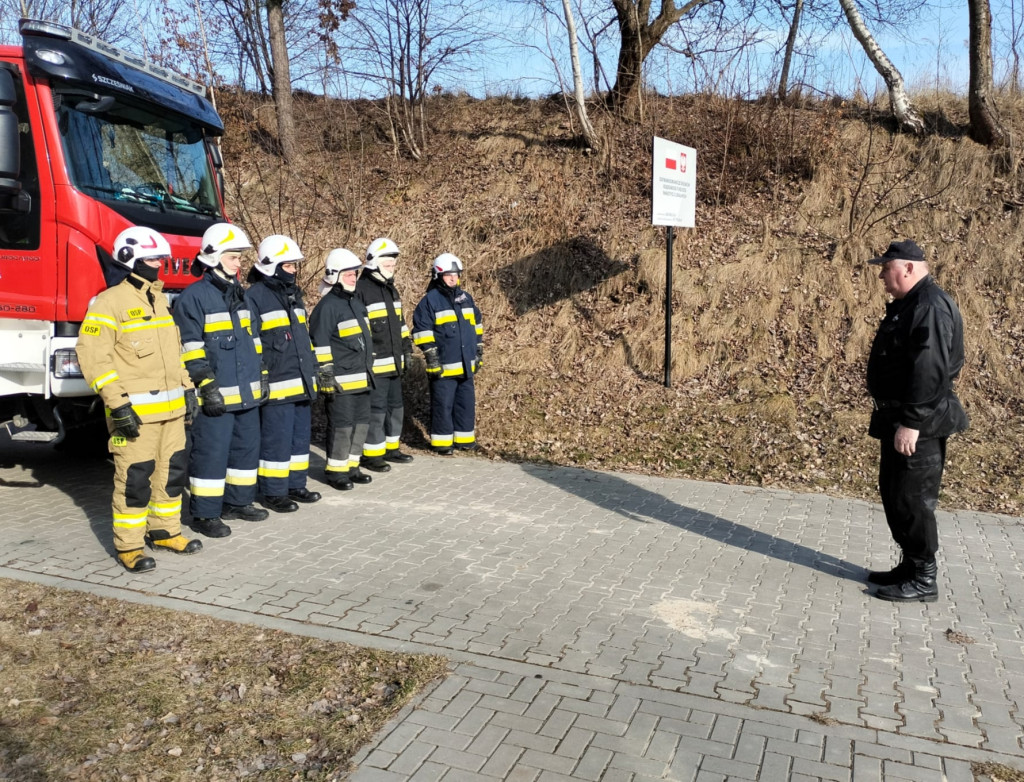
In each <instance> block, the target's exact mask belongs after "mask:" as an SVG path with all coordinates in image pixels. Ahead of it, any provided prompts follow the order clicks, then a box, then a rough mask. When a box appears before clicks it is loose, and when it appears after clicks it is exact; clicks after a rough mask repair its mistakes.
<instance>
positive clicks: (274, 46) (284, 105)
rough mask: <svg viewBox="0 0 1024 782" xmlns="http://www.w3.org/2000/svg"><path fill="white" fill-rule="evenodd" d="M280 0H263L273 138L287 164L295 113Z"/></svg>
mask: <svg viewBox="0 0 1024 782" xmlns="http://www.w3.org/2000/svg"><path fill="white" fill-rule="evenodd" d="M283 6H284V0H267V28H268V30H269V32H270V55H271V57H272V58H273V62H274V72H273V73H272V74H271V85H272V87H273V94H274V107H275V108H276V109H277V139H278V143H280V145H281V157H283V158H284V162H285V163H286V164H287V165H291V164H293V163H294V162H295V159H296V155H297V152H296V146H297V145H296V143H295V137H296V133H295V113H294V111H293V109H292V78H291V73H290V70H289V67H288V44H287V43H286V42H285V37H284V7H283Z"/></svg>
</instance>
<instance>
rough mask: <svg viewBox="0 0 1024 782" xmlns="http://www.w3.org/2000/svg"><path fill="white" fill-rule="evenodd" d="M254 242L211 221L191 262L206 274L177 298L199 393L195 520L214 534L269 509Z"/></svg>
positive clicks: (193, 468) (192, 460) (192, 461)
mask: <svg viewBox="0 0 1024 782" xmlns="http://www.w3.org/2000/svg"><path fill="white" fill-rule="evenodd" d="M251 249H252V244H250V243H249V239H248V237H247V236H246V235H245V233H244V232H243V231H242V229H241V228H239V227H238V226H236V225H231V224H230V223H215V224H214V225H211V226H210V227H209V228H207V229H206V233H204V234H203V240H202V249H201V250H200V252H199V255H197V256H196V259H195V261H193V262H192V274H193V275H195V276H197V277H202V279H200V280H199V281H197V282H195V283H193V284H192V285H189V286H188V287H187V288H186V289H185V290H184V292H182V294H181V296H179V297H178V299H177V301H175V303H174V320H175V322H176V323H177V324H178V329H179V331H180V332H181V342H182V356H181V357H182V360H183V361H184V362H185V368H186V369H187V370H188V373H189V375H190V376H191V378H192V382H193V383H195V386H196V388H197V389H198V396H199V409H200V414H199V415H197V416H196V418H195V422H194V423H193V424H192V451H191V454H190V455H189V470H188V475H189V488H190V491H191V494H192V497H191V500H190V502H189V508H190V510H191V511H192V527H193V529H196V530H198V531H199V532H201V533H203V534H204V535H208V536H209V537H212V538H223V537H227V536H228V535H230V534H231V528H230V527H228V525H227V524H225V523H224V522H223V521H222V519H227V520H230V519H244V520H246V521H263V520H264V519H265V518H267V516H268V515H269V514H268V513H267V511H265V510H263V509H262V508H257V507H256V506H255V505H253V500H254V499H255V498H256V468H257V465H258V463H259V450H260V417H259V416H260V413H259V406H260V404H261V403H262V402H263V400H264V399H265V398H266V395H267V392H266V389H265V388H264V386H265V384H266V382H267V381H266V379H265V378H266V376H265V375H264V374H262V373H261V367H260V357H259V354H258V353H257V352H256V343H255V342H254V341H253V338H252V332H251V326H250V318H249V310H248V309H247V307H246V305H245V298H244V291H243V289H242V285H241V283H240V282H239V281H238V270H239V268H240V267H241V263H242V253H243V252H244V251H246V250H251Z"/></svg>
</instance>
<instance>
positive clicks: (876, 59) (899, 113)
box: [839, 0, 924, 133]
mask: <svg viewBox="0 0 1024 782" xmlns="http://www.w3.org/2000/svg"><path fill="white" fill-rule="evenodd" d="M839 5H840V6H842V8H843V13H845V14H846V19H847V21H848V22H849V23H850V29H851V30H852V31H853V37H854V38H856V39H857V41H858V42H859V43H860V45H861V46H862V47H863V48H864V53H865V54H866V55H867V56H868V59H869V60H871V63H872V65H874V66H875V70H876V71H878V74H879V76H881V77H882V78H883V79H884V80H885V85H886V87H888V88H889V106H890V108H891V109H892V114H893V116H894V117H895V118H896V122H897V123H899V126H900V128H901V129H903V130H906V131H909V132H910V133H923V132H924V122H923V121H922V119H921V116H920V115H919V114H918V113H917V110H916V109H915V108H914V107H913V106H912V105H911V103H910V98H909V97H908V96H907V90H906V88H905V87H904V86H903V75H902V74H901V73H900V72H899V70H898V69H897V68H896V66H895V65H893V64H892V61H891V60H890V59H889V58H888V57H887V56H886V54H885V52H883V51H882V47H881V46H879V45H878V42H877V41H876V40H875V39H874V37H873V36H872V35H871V33H870V32H869V31H868V28H867V25H865V24H864V19H863V18H862V17H861V15H860V11H859V10H857V4H856V2H855V0H839Z"/></svg>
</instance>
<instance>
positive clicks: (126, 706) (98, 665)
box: [0, 579, 445, 782]
mask: <svg viewBox="0 0 1024 782" xmlns="http://www.w3.org/2000/svg"><path fill="white" fill-rule="evenodd" d="M0 605H2V606H3V608H2V609H0V677H2V679H0V680H2V684H0V778H2V779H4V780H11V782H36V781H40V782H41V781H42V780H51V779H62V780H83V781H84V780H112V779H133V780H150V782H155V781H156V780H183V779H208V780H236V779H241V778H243V777H250V778H255V777H258V778H259V779H261V780H285V779H306V780H330V779H337V778H339V776H341V774H342V772H344V771H345V770H346V769H347V765H348V761H349V759H350V758H351V757H352V755H353V754H354V753H355V751H356V750H357V749H358V748H359V747H360V746H361V745H362V744H364V743H365V742H366V741H368V740H369V738H370V737H371V736H372V735H373V734H374V733H375V732H376V731H377V730H378V729H379V728H380V727H382V726H383V724H384V723H385V722H386V721H387V720H388V719H390V718H391V717H392V716H393V715H394V714H395V713H396V712H397V711H398V709H399V708H400V707H401V706H402V705H403V704H404V703H406V702H407V701H408V700H409V698H410V697H411V696H412V695H413V694H414V693H415V692H416V691H417V690H419V689H420V688H422V687H423V686H424V685H425V684H427V683H429V682H430V681H431V680H433V679H435V678H437V677H438V676H441V675H443V674H444V671H445V662H444V660H443V659H441V658H437V657H424V656H416V655H399V654H387V653H384V652H376V651H371V650H365V649H357V648H355V647H352V646H348V645H347V644H340V643H330V642H327V641H319V640H315V639H311V638H304V637H301V636H294V635H289V634H286V633H281V632H278V631H272V630H263V629H260V628H257V627H251V626H248V625H236V624H232V623H229V622H223V621H217V620H214V619H210V618H208V617H203V616H196V615H192V614H187V613H176V612H173V611H168V610H163V609H157V608H151V607H146V606H139V605H134V604H130V603H124V602H121V601H118V600H111V599H102V598H98V597H95V596H92V595H88V594H83V593H78V592H68V591H64V590H58V589H51V588H46V587H42V586H38V585H34V584H25V583H20V582H14V581H9V580H5V579H0Z"/></svg>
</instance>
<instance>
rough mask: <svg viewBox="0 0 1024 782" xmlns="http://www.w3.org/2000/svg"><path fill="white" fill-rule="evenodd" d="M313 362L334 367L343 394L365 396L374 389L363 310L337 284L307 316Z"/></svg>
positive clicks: (359, 304)
mask: <svg viewBox="0 0 1024 782" xmlns="http://www.w3.org/2000/svg"><path fill="white" fill-rule="evenodd" d="M309 333H310V336H311V337H312V338H313V345H314V350H315V351H316V358H317V361H318V362H320V364H321V365H324V364H331V365H333V367H334V379H335V380H336V381H337V383H338V386H339V387H340V388H341V393H343V394H359V393H366V392H368V391H369V390H370V389H371V388H373V387H374V381H373V346H372V344H371V343H372V342H373V339H372V337H371V336H370V319H369V317H368V316H367V314H366V307H365V306H364V305H363V303H362V302H361V301H360V300H359V299H358V298H357V297H356V295H355V294H354V293H349V292H348V291H346V290H345V289H344V288H343V287H342V286H341V285H340V284H337V285H335V286H334V287H333V288H331V289H330V290H329V291H328V292H327V293H326V294H325V295H324V297H323V298H322V299H320V301H319V302H317V305H316V306H315V307H313V313H312V314H311V315H310V316H309Z"/></svg>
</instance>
